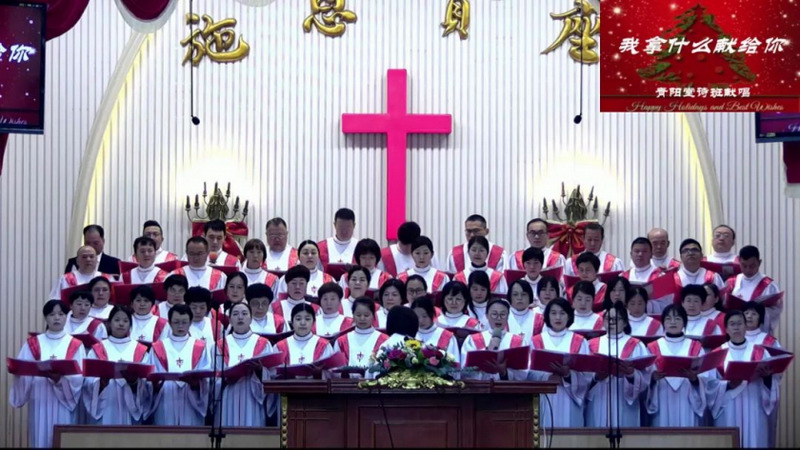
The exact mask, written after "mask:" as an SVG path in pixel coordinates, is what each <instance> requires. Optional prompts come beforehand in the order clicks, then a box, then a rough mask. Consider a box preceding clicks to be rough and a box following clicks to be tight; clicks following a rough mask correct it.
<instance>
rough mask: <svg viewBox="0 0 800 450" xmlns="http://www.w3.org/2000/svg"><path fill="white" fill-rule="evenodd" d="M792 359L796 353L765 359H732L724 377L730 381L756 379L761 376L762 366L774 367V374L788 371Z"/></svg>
mask: <svg viewBox="0 0 800 450" xmlns="http://www.w3.org/2000/svg"><path fill="white" fill-rule="evenodd" d="M792 360H794V355H782V356H776V357H774V358H770V359H765V360H763V361H730V362H729V363H728V368H727V369H726V370H725V375H723V379H725V380H728V381H755V380H757V379H758V378H759V376H758V371H759V370H761V368H762V367H769V368H770V369H772V374H773V375H778V374H782V373H783V372H786V369H787V368H788V367H789V364H790V363H791V362H792Z"/></svg>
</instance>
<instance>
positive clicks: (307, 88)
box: [0, 0, 800, 445]
mask: <svg viewBox="0 0 800 450" xmlns="http://www.w3.org/2000/svg"><path fill="white" fill-rule="evenodd" d="M195 3H196V4H197V5H198V8H199V9H200V10H199V11H198V12H200V13H201V14H202V13H208V14H210V15H211V16H212V17H214V18H215V19H217V20H220V19H222V18H224V17H235V18H237V19H238V20H239V24H238V25H237V27H236V30H237V32H238V33H240V34H242V35H244V37H245V39H246V40H247V41H248V42H249V43H250V44H251V46H252V50H251V53H250V56H249V58H248V59H247V60H245V61H244V62H241V63H237V64H232V65H218V64H212V63H210V62H204V63H203V64H202V65H201V67H200V68H199V69H198V70H197V71H196V72H195V83H196V89H197V94H198V97H197V98H198V100H197V102H198V103H197V105H198V106H197V110H198V111H197V115H198V116H199V117H200V118H201V119H202V124H201V126H200V127H194V126H192V125H191V124H190V121H189V112H188V94H189V71H188V66H187V67H181V66H180V62H181V60H182V58H183V53H184V49H183V48H181V47H180V44H179V43H178V41H179V40H180V39H182V38H183V37H184V36H186V34H187V33H188V27H186V26H185V25H184V23H183V15H184V14H185V13H186V12H187V11H188V2H186V1H184V2H182V3H181V4H179V5H178V9H177V11H176V13H175V15H174V16H173V17H172V19H171V20H170V21H169V22H168V23H167V24H166V25H165V27H164V28H163V29H161V30H160V31H158V32H157V33H155V34H154V35H152V36H151V37H150V38H148V40H147V41H145V43H144V45H143V46H142V49H141V51H140V53H139V55H138V56H137V58H136V63H135V64H134V66H133V67H134V69H133V70H132V71H131V73H130V75H129V76H128V77H127V81H126V83H125V85H124V86H123V90H122V94H121V95H120V96H119V99H118V104H117V107H116V108H115V110H114V113H113V114H112V116H111V121H110V124H109V127H108V129H107V130H105V131H106V132H107V136H108V139H106V140H105V142H104V144H103V146H102V147H101V153H100V157H99V158H98V160H97V164H96V167H95V168H94V178H93V187H92V189H91V192H90V193H87V192H82V193H80V194H78V193H75V192H74V186H75V183H76V177H77V173H78V171H79V163H80V159H81V155H82V154H83V151H84V148H85V147H86V145H87V142H88V140H89V136H88V134H89V129H90V127H91V124H92V121H93V119H94V114H95V112H96V109H97V106H98V104H99V102H100V98H101V95H102V93H103V90H104V87H105V85H106V83H107V82H108V79H109V77H110V74H111V72H112V71H113V68H114V66H115V64H116V62H117V59H118V58H119V55H120V52H121V49H122V47H123V46H124V45H125V42H126V41H127V38H128V37H129V36H130V33H129V31H128V28H127V25H126V24H125V23H124V22H123V21H122V19H121V18H120V16H119V13H118V12H117V11H116V8H115V7H114V5H113V4H112V2H101V1H95V2H92V4H91V5H90V8H89V11H87V13H86V16H85V17H84V18H83V20H82V21H81V23H80V24H79V26H78V27H77V28H76V29H74V30H73V31H71V32H70V33H68V34H67V35H65V36H64V37H62V38H60V39H58V40H56V41H54V42H52V43H51V45H50V47H49V48H48V76H49V79H48V82H49V84H48V90H47V96H48V104H47V106H48V114H49V116H48V121H47V133H46V135H45V137H44V138H35V137H33V138H32V137H14V138H12V139H11V142H10V148H9V152H8V155H7V158H8V159H7V161H6V169H5V173H4V174H3V176H2V177H0V189H2V192H0V211H2V216H0V224H1V225H0V226H2V228H1V229H0V261H2V262H0V302H2V305H3V306H4V307H5V311H16V312H18V313H17V314H15V315H14V316H13V318H12V315H10V314H6V315H4V317H6V319H2V320H3V327H2V330H3V331H2V336H3V337H4V338H5V339H4V340H3V344H2V345H0V356H2V357H5V356H6V355H8V354H14V353H16V351H17V349H18V348H19V345H20V344H21V342H22V339H23V337H24V335H25V332H26V331H28V330H29V329H34V328H36V327H38V326H39V322H40V320H39V314H40V312H39V309H40V306H41V304H42V303H43V300H44V299H45V297H46V295H47V292H48V291H49V289H50V287H51V284H52V281H53V280H55V277H56V276H57V275H58V273H59V269H61V268H62V265H63V261H64V259H65V258H66V257H68V256H69V255H68V254H67V252H66V251H65V244H64V243H65V239H66V238H67V236H66V235H65V234H66V228H67V226H68V223H69V221H70V219H71V217H69V215H70V211H71V205H72V202H73V196H75V195H83V196H86V195H89V202H88V211H87V214H86V222H87V223H89V222H97V223H101V224H103V225H104V226H105V227H106V229H107V230H108V236H107V247H108V251H109V253H111V254H115V255H117V256H123V255H125V256H126V255H128V254H130V251H131V250H130V248H129V246H130V243H131V242H132V241H133V239H134V238H135V237H136V236H138V234H139V233H140V226H141V223H142V222H143V221H144V220H146V219H150V218H155V219H158V220H160V221H161V223H162V225H164V227H165V233H166V244H165V245H166V246H167V247H168V248H169V249H171V250H173V251H176V252H178V253H181V243H182V242H183V241H185V239H186V238H187V237H188V236H189V234H190V232H189V223H188V220H187V219H186V217H185V215H184V214H183V210H182V208H183V203H184V202H185V196H186V195H192V198H193V197H194V194H195V193H198V192H200V191H201V190H202V182H203V181H207V182H209V183H210V184H213V182H214V181H219V182H220V183H227V182H228V181H231V182H232V183H233V186H232V188H233V193H234V195H240V196H241V197H242V200H245V199H249V200H250V209H251V216H250V217H248V220H247V222H248V225H249V226H250V229H251V233H250V234H251V236H252V237H260V238H262V239H263V237H264V236H263V234H264V233H263V229H264V228H263V227H264V224H265V222H266V221H267V220H268V219H269V218H270V217H273V216H276V215H280V216H282V217H284V218H285V219H286V220H287V221H288V222H289V224H290V233H291V234H290V241H291V242H292V243H295V244H296V243H297V242H299V241H301V240H303V239H306V238H313V239H320V238H323V237H325V236H328V235H330V234H331V225H330V223H331V220H332V216H333V213H334V211H335V210H336V209H337V208H339V207H342V206H348V207H351V208H353V209H354V210H355V211H356V215H357V229H356V232H357V235H358V236H359V237H365V236H370V237H373V238H376V239H378V240H379V241H382V242H385V239H384V236H385V229H384V215H385V211H384V209H383V203H384V198H385V188H384V186H383V174H384V173H385V170H386V167H385V157H384V155H385V151H384V145H385V140H384V139H383V138H379V137H374V136H369V137H364V136H362V137H347V138H346V137H345V136H344V135H342V134H341V132H340V115H341V114H342V113H345V112H360V113H376V112H382V111H384V109H385V96H386V95H385V75H386V70H387V69H389V68H406V69H408V72H409V83H410V88H409V93H410V101H409V105H410V109H411V111H413V112H415V113H450V114H452V115H453V118H454V131H453V134H452V135H451V136H449V137H447V138H441V137H420V136H415V137H412V138H411V139H410V140H409V146H410V147H411V149H412V150H409V160H410V164H409V172H410V176H409V184H408V200H409V204H408V217H409V218H410V219H414V220H416V221H418V222H419V223H420V224H421V225H422V227H423V230H424V231H425V233H426V234H428V235H429V236H431V237H432V238H433V240H434V243H435V245H436V246H437V250H438V252H439V253H441V257H442V258H443V257H444V256H446V252H447V250H448V249H449V247H451V246H453V245H455V244H457V243H459V242H460V241H461V240H462V239H463V232H462V229H463V225H462V223H463V219H464V218H465V217H466V216H467V215H469V214H471V213H475V212H477V213H482V214H483V215H485V216H486V217H487V218H488V219H489V222H490V228H491V230H492V231H491V235H490V237H491V239H492V240H494V241H495V242H497V243H499V244H500V245H503V246H505V247H507V248H510V249H512V250H514V249H518V248H522V247H523V246H524V245H525V240H524V227H525V223H526V222H527V220H528V219H530V218H532V217H535V216H537V215H539V213H540V211H539V206H540V204H541V201H542V197H543V196H547V197H548V199H549V198H552V197H553V196H554V195H557V194H558V193H559V192H560V182H561V181H565V182H566V183H567V185H568V186H574V185H575V184H577V183H580V184H581V185H582V186H584V189H585V191H584V192H585V193H588V188H589V187H590V186H592V185H594V186H596V188H595V193H596V194H599V196H600V200H601V202H602V203H605V202H606V201H609V200H610V201H612V214H611V217H610V219H609V221H608V223H607V224H606V225H607V231H608V233H607V240H606V243H607V248H608V250H610V251H612V252H614V253H616V254H618V255H621V256H626V255H627V253H628V251H627V247H628V245H629V243H630V241H631V240H632V239H633V238H634V237H636V236H638V235H643V234H644V233H646V232H647V230H648V229H649V228H651V227H653V226H662V227H665V228H667V229H668V230H670V232H671V233H672V242H673V250H675V248H676V247H677V246H678V243H679V241H680V240H681V239H682V238H684V237H698V238H700V240H701V242H707V241H706V237H707V236H708V235H709V233H710V228H711V226H712V223H711V220H710V215H709V212H708V200H707V198H706V192H705V189H704V187H703V178H702V175H701V171H700V166H699V163H698V159H697V156H696V152H697V150H696V147H695V143H694V140H693V138H692V135H691V133H690V131H689V128H688V126H687V125H686V120H685V117H684V116H682V115H672V114H660V115H633V114H603V115H600V114H598V113H597V111H598V110H599V97H598V93H599V81H598V78H597V71H598V70H599V67H598V66H591V67H585V68H584V77H585V80H586V91H585V95H584V98H585V99H586V104H585V105H584V111H585V117H584V122H583V124H582V125H580V126H576V125H574V124H573V123H572V118H573V116H574V115H575V114H577V110H578V94H577V90H576V89H577V86H578V80H579V66H578V64H576V63H574V62H573V61H572V60H571V59H569V57H568V55H567V48H566V47H564V48H562V49H560V50H558V51H555V52H553V53H551V54H549V55H546V56H545V55H540V54H539V53H540V51H541V50H542V49H544V48H545V47H547V46H548V45H549V44H550V43H551V42H552V40H553V39H555V37H556V36H557V35H558V33H559V31H560V22H556V21H554V20H551V19H550V17H549V13H550V12H562V11H564V10H566V9H569V8H570V7H571V2H568V1H567V2H565V1H559V0H541V1H535V2H534V1H529V0H475V1H473V2H472V6H473V20H472V26H471V29H470V39H469V40H468V41H461V40H459V39H458V37H457V36H450V37H448V38H446V39H443V38H441V28H440V26H439V23H440V22H441V21H442V18H443V14H444V7H445V5H446V2H445V1H436V2H434V1H430V0H404V1H402V2H400V1H392V2H390V1H387V0H349V1H348V2H347V6H348V8H349V9H352V10H353V11H355V12H356V13H357V14H358V18H359V20H358V23H356V24H353V25H348V30H347V33H346V34H345V36H344V37H342V38H340V39H330V38H326V37H324V36H322V35H320V34H318V33H312V34H304V33H303V32H302V27H301V23H302V21H303V19H304V18H305V16H306V15H307V14H308V11H307V10H308V2H305V1H279V2H275V3H273V4H271V5H269V6H266V7H263V8H253V7H248V6H244V5H242V4H240V3H238V2H235V1H233V0H219V1H214V2H195ZM90 43H96V45H97V46H98V47H97V48H95V49H94V50H92V49H91V48H90V46H89V44H90ZM751 118H752V116H750V115H733V114H731V115H723V116H714V117H709V118H703V123H704V124H705V125H706V127H708V130H709V135H708V136H709V144H710V146H711V151H712V154H713V158H714V165H715V168H716V171H717V175H718V177H719V179H720V180H721V185H722V189H723V196H722V197H723V198H722V204H723V207H724V216H725V220H727V221H729V222H730V223H731V225H733V226H734V227H735V228H736V229H737V231H738V232H739V239H738V242H739V244H740V245H744V244H746V243H751V242H752V243H755V244H757V245H759V247H761V248H762V249H764V252H765V253H766V255H765V258H764V259H765V269H767V271H768V272H769V273H771V274H774V276H775V277H776V278H777V279H778V280H779V281H780V282H781V284H782V285H783V286H785V287H786V289H787V291H791V292H792V293H794V294H795V295H796V294H797V293H798V286H797V285H796V284H794V279H793V278H792V276H791V274H792V273H793V272H795V271H796V267H797V261H796V259H794V258H793V255H794V254H797V250H798V249H797V246H798V244H797V242H798V239H797V238H796V237H795V236H794V234H796V227H794V222H795V221H796V220H797V219H798V216H800V207H799V205H798V201H796V200H795V201H790V200H787V199H785V198H784V197H783V196H782V193H781V181H780V173H781V170H782V167H781V164H780V154H779V151H778V150H777V147H776V146H774V145H772V146H758V147H756V146H755V145H754V144H752V135H753V133H752V124H751ZM744 184H747V185H750V186H752V189H745V188H742V187H739V186H740V185H744ZM758 192H765V193H766V196H761V195H757V193H758ZM757 205H758V206H757ZM761 205H763V206H761ZM754 208H757V211H759V215H758V216H755V215H753V214H752V213H751V211H752V210H753V209H754ZM20 224H23V225H22V226H20ZM793 232H794V233H793ZM71 238H72V239H77V236H71ZM708 244H709V245H708V246H709V247H710V243H708ZM773 249H774V250H773ZM626 259H627V258H626ZM16 261H18V262H20V264H19V265H16V264H12V262H16ZM44 261H46V262H44ZM39 279H44V280H45V281H44V282H37V281H34V280H39ZM792 297H793V296H791V295H790V296H789V298H790V299H791V298H792ZM789 303H791V300H790V302H789ZM787 317H794V318H798V317H800V314H798V311H797V308H792V307H791V306H789V307H788V308H787V311H786V313H785V320H784V323H783V325H782V326H781V329H780V335H779V337H780V338H781V339H782V341H783V342H785V343H789V342H793V343H794V344H795V345H796V343H797V336H796V334H794V331H793V329H790V327H788V326H787V323H793V322H787V321H786V318H787ZM787 341H788V342H787ZM789 345H790V347H791V346H792V344H791V343H789ZM0 377H1V378H0V384H2V385H5V386H6V388H3V389H2V390H0V400H1V401H2V402H3V403H4V404H7V400H6V398H5V397H4V396H5V392H7V386H8V383H9V380H8V379H7V377H6V375H5V374H3V375H0ZM792 379H794V380H797V372H796V371H795V370H794V369H793V372H792ZM789 384H790V383H788V380H787V382H786V383H785V385H786V386H787V388H786V389H787V390H786V391H785V392H786V393H787V396H786V397H785V399H786V401H784V402H783V406H782V409H783V410H782V419H783V421H782V436H781V437H782V439H783V441H782V442H784V443H785V444H795V445H796V443H797V434H796V431H795V430H794V429H793V428H792V427H790V426H788V424H790V423H791V421H790V420H789V419H790V418H793V416H791V415H790V414H792V413H793V405H794V404H795V403H794V397H795V396H796V392H794V391H792V390H790V389H792V388H790V387H788V385H789ZM0 387H2V386H0ZM0 421H2V422H3V423H5V424H6V429H7V434H6V436H7V437H6V441H5V443H6V444H7V445H20V444H22V443H24V442H25V438H24V436H23V435H21V434H20V431H19V429H18V427H17V425H18V424H19V423H20V421H22V414H20V412H18V411H15V412H13V413H11V412H10V410H4V409H1V408H0Z"/></svg>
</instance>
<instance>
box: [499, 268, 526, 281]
mask: <svg viewBox="0 0 800 450" xmlns="http://www.w3.org/2000/svg"><path fill="white" fill-rule="evenodd" d="M503 276H504V277H506V283H507V284H509V285H510V284H511V283H513V282H515V281H517V280H519V279H521V278H523V277H524V276H525V271H524V270H511V269H509V270H506V271H505V272H503Z"/></svg>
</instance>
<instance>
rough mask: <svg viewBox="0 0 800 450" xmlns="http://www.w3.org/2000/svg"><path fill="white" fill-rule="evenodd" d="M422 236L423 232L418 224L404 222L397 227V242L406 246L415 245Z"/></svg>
mask: <svg viewBox="0 0 800 450" xmlns="http://www.w3.org/2000/svg"><path fill="white" fill-rule="evenodd" d="M421 234H422V230H421V229H420V227H419V224H417V223H416V222H403V223H402V224H400V226H399V227H397V240H398V241H400V243H401V244H404V245H410V244H413V243H414V240H415V239H417V238H418V237H420V235H421Z"/></svg>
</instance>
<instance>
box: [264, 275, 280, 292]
mask: <svg viewBox="0 0 800 450" xmlns="http://www.w3.org/2000/svg"><path fill="white" fill-rule="evenodd" d="M277 281H278V277H277V276H275V275H274V274H271V273H269V272H267V276H266V277H264V284H266V285H267V286H269V287H270V289H271V288H272V286H275V283H276V282H277Z"/></svg>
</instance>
